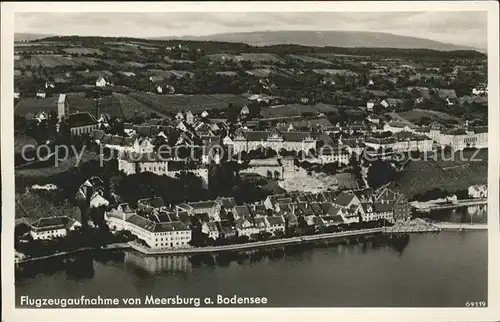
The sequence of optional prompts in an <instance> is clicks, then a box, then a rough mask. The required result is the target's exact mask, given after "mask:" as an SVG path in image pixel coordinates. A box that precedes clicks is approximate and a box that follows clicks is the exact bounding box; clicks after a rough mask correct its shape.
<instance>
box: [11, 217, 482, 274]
mask: <svg viewBox="0 0 500 322" xmlns="http://www.w3.org/2000/svg"><path fill="white" fill-rule="evenodd" d="M430 224H431V225H432V226H433V229H417V230H415V229H414V228H411V227H407V229H398V230H394V229H391V227H379V228H370V229H364V230H354V231H347V232H336V233H326V234H318V235H308V236H300V237H289V238H281V239H272V240H266V241H257V242H251V243H246V244H233V245H222V246H205V247H191V248H182V249H148V248H146V247H145V246H143V245H140V244H138V243H137V242H134V241H132V242H128V243H118V244H110V245H105V246H102V247H100V248H96V247H85V248H80V249H75V250H72V251H69V252H63V253H56V254H51V255H46V256H41V257H33V258H26V259H20V260H18V259H16V260H15V265H16V267H17V266H18V265H22V264H26V263H30V262H35V261H39V260H44V259H51V258H57V257H63V256H68V255H71V254H74V253H79V252H84V251H91V250H96V251H106V250H119V249H133V250H135V251H138V252H140V253H141V254H144V255H147V256H155V255H188V254H206V253H221V252H230V251H244V250H251V249H259V248H266V247H273V246H286V245H295V244H305V243H311V242H315V241H321V240H332V239H337V238H349V237H355V236H363V235H372V234H384V235H391V234H418V233H439V232H441V231H457V232H460V231H485V230H488V224H463V223H450V222H440V223H430Z"/></svg>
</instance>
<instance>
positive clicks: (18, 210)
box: [15, 192, 81, 223]
mask: <svg viewBox="0 0 500 322" xmlns="http://www.w3.org/2000/svg"><path fill="white" fill-rule="evenodd" d="M15 201H16V204H15V218H16V219H20V218H25V219H26V220H25V222H28V223H29V222H31V221H34V220H36V219H38V218H43V217H50V216H68V217H71V218H75V219H78V218H80V217H81V216H80V210H79V209H78V208H77V207H74V206H71V205H70V204H69V202H68V201H65V202H62V203H57V204H56V203H54V202H51V201H50V200H48V199H47V198H44V197H42V196H40V195H38V194H36V193H33V192H24V193H17V194H16V196H15Z"/></svg>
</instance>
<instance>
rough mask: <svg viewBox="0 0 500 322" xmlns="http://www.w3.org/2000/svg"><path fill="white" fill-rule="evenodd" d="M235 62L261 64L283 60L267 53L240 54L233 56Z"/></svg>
mask: <svg viewBox="0 0 500 322" xmlns="http://www.w3.org/2000/svg"><path fill="white" fill-rule="evenodd" d="M235 59H236V60H237V61H250V62H252V63H262V62H272V63H279V62H283V59H281V58H280V57H278V56H276V55H274V54H268V53H242V54H239V55H237V56H235Z"/></svg>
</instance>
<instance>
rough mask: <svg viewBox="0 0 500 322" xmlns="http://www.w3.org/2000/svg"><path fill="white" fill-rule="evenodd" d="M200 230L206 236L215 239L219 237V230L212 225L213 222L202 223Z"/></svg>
mask: <svg viewBox="0 0 500 322" xmlns="http://www.w3.org/2000/svg"><path fill="white" fill-rule="evenodd" d="M201 232H202V233H204V234H207V235H208V238H212V239H213V240H216V239H217V238H219V230H218V229H217V227H214V223H203V225H202V227H201Z"/></svg>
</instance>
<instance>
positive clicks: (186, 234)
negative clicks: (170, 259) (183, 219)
mask: <svg viewBox="0 0 500 322" xmlns="http://www.w3.org/2000/svg"><path fill="white" fill-rule="evenodd" d="M134 216H137V215H134ZM144 220H146V221H149V220H147V219H144ZM106 221H107V224H108V225H110V228H115V229H119V230H127V231H130V232H131V233H132V234H133V235H135V236H137V237H138V238H140V239H142V240H143V241H144V242H145V243H146V244H147V245H148V246H149V247H151V248H152V249H162V248H187V247H190V245H189V242H190V241H191V230H190V229H189V228H185V229H181V230H159V231H151V230H148V229H144V228H143V227H141V226H138V225H135V224H134V223H132V222H130V221H128V220H123V219H120V218H116V217H110V216H108V217H107V220H106ZM167 224H170V223H167ZM154 225H155V223H153V222H150V224H148V227H153V226H154ZM156 225H161V224H158V223H156Z"/></svg>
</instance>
